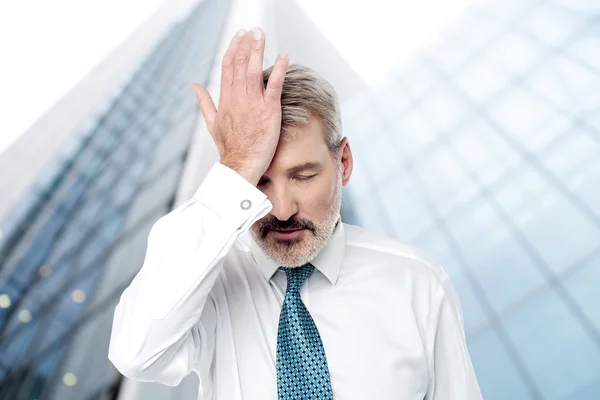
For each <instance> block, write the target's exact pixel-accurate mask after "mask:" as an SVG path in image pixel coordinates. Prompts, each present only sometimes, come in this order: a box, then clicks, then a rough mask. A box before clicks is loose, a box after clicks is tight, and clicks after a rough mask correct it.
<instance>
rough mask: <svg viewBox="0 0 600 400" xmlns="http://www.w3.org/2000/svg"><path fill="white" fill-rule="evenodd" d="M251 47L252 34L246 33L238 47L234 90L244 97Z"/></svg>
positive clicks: (234, 69)
mask: <svg viewBox="0 0 600 400" xmlns="http://www.w3.org/2000/svg"><path fill="white" fill-rule="evenodd" d="M251 46H252V33H251V32H246V35H245V36H244V39H243V40H242V42H241V43H240V45H239V46H238V49H237V52H236V54H235V62H234V66H233V88H234V89H233V90H234V91H236V92H239V93H243V94H244V95H245V94H246V73H247V72H248V61H249V58H250V48H251Z"/></svg>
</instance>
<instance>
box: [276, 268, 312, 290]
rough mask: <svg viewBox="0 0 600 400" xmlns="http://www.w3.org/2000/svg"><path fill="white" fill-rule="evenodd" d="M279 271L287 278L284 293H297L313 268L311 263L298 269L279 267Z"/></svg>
mask: <svg viewBox="0 0 600 400" xmlns="http://www.w3.org/2000/svg"><path fill="white" fill-rule="evenodd" d="M279 269H280V270H282V271H283V272H285V275H286V277H287V290H286V292H299V291H300V288H301V287H302V285H303V284H304V282H306V280H307V279H308V277H309V276H310V274H311V273H312V272H313V270H314V269H315V267H314V265H312V264H311V263H306V264H304V265H302V266H300V267H279Z"/></svg>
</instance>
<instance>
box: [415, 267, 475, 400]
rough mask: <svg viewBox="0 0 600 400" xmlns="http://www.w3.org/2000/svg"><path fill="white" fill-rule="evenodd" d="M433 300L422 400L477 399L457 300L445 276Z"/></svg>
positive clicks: (473, 372) (445, 275) (473, 374)
mask: <svg viewBox="0 0 600 400" xmlns="http://www.w3.org/2000/svg"><path fill="white" fill-rule="evenodd" d="M436 297H437V300H436V301H435V303H434V304H436V306H435V307H434V310H433V311H434V312H433V314H432V316H433V318H434V319H433V322H432V325H431V327H432V329H431V330H430V335H431V340H430V341H429V344H428V347H429V351H428V354H429V358H430V360H429V361H430V371H431V373H430V377H429V387H428V390H427V394H426V396H425V400H481V399H482V396H481V392H480V389H479V384H478V383H477V378H476V376H475V371H474V369H473V364H472V362H471V357H470V355H469V351H468V348H467V344H466V339H465V332H464V323H463V316H462V309H461V305H460V300H459V298H458V295H457V294H456V291H455V289H454V287H453V285H452V283H451V282H450V279H449V277H448V275H447V274H445V273H444V277H443V278H442V281H441V282H440V287H439V288H438V291H437V296H436Z"/></svg>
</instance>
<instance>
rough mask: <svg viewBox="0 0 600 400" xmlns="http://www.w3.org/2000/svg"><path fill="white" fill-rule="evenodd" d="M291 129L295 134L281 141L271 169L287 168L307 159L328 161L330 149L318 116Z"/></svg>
mask: <svg viewBox="0 0 600 400" xmlns="http://www.w3.org/2000/svg"><path fill="white" fill-rule="evenodd" d="M290 131H291V133H292V135H293V136H292V137H291V138H289V139H288V138H286V140H280V141H279V144H278V146H277V150H276V151H275V155H274V156H273V161H272V162H271V165H270V167H269V169H270V170H273V169H276V170H287V169H288V168H291V167H294V166H296V165H298V164H300V163H303V162H307V161H320V162H322V163H325V162H326V157H327V155H328V149H327V144H326V143H325V137H324V135H323V128H322V125H321V122H320V121H319V119H318V118H315V117H311V119H310V122H309V123H308V124H306V125H303V126H301V127H294V128H291V129H290Z"/></svg>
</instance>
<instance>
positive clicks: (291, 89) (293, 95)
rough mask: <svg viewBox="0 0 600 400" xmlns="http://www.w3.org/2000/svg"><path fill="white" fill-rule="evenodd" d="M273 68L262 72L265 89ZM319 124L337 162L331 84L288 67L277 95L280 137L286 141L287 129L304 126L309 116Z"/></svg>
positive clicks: (338, 136) (338, 127)
mask: <svg viewBox="0 0 600 400" xmlns="http://www.w3.org/2000/svg"><path fill="white" fill-rule="evenodd" d="M272 71H273V66H271V67H269V68H267V69H266V70H264V71H263V82H264V85H265V87H266V86H267V82H268V80H269V76H271V72H272ZM311 115H313V116H316V117H318V119H319V120H320V122H321V125H322V127H323V131H324V135H325V143H326V144H327V148H328V149H329V151H330V152H331V155H332V156H333V158H334V160H336V162H339V160H338V157H337V149H338V147H339V144H340V142H341V140H342V118H341V113H340V103H339V98H338V95H337V92H336V91H335V89H334V88H333V86H331V84H330V83H329V82H328V81H327V80H326V79H325V78H323V77H322V76H321V75H319V74H317V73H316V72H315V71H314V70H312V69H310V68H308V67H306V66H304V65H301V64H290V65H289V66H288V69H287V71H286V74H285V80H284V81H283V89H282V92H281V137H282V139H283V140H290V139H291V138H292V137H293V135H292V133H291V132H290V128H298V127H301V126H302V125H305V124H308V123H309V121H310V116H311Z"/></svg>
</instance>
